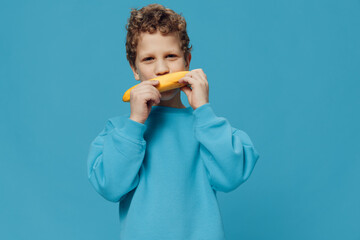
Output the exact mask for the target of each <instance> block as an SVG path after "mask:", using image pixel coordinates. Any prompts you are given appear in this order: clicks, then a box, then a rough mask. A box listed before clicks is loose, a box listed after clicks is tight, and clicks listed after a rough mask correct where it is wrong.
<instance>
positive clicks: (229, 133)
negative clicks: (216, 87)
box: [193, 103, 259, 192]
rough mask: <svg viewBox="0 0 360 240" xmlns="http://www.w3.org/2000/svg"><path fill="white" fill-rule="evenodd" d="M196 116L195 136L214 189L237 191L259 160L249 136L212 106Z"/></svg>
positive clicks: (208, 106)
mask: <svg viewBox="0 0 360 240" xmlns="http://www.w3.org/2000/svg"><path fill="white" fill-rule="evenodd" d="M193 114H194V115H195V126H194V127H195V136H196V138H197V139H198V141H199V142H200V155H201V159H203V162H204V165H205V168H206V171H207V174H208V178H209V182H210V184H211V186H212V188H213V189H214V190H216V191H222V192H230V191H232V190H234V189H236V188H237V187H238V186H240V184H242V183H243V182H245V181H246V180H247V179H248V178H249V176H250V174H251V172H252V170H253V168H254V166H255V164H256V162H257V160H258V158H259V154H258V152H257V151H256V149H255V148H254V146H253V144H252V142H251V140H250V138H249V136H248V135H247V134H246V133H245V132H243V131H241V130H238V129H236V128H232V127H231V126H230V124H229V122H228V121H227V120H226V119H225V118H222V117H217V116H216V115H215V113H214V112H213V110H212V108H211V105H210V103H207V104H204V105H202V106H201V107H199V108H197V109H196V110H195V111H194V112H193Z"/></svg>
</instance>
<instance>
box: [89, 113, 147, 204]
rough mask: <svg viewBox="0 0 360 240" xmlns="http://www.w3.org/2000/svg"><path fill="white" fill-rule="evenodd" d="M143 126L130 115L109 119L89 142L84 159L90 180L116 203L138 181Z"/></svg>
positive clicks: (108, 198) (142, 148)
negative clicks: (85, 158)
mask: <svg viewBox="0 0 360 240" xmlns="http://www.w3.org/2000/svg"><path fill="white" fill-rule="evenodd" d="M145 130H146V125H144V124H141V123H138V122H136V121H133V120H131V119H129V118H126V117H123V116H120V117H119V116H118V117H114V118H110V119H109V120H108V121H107V122H106V125H105V128H104V129H103V130H102V131H101V132H100V133H99V135H98V136H97V137H96V138H95V139H94V140H93V141H92V142H91V145H90V150H89V154H88V158H87V170H88V178H89V181H90V183H91V184H92V185H93V187H94V188H95V190H96V191H97V192H98V193H99V194H100V195H101V196H103V197H104V198H105V199H107V200H109V201H112V202H118V201H120V200H121V198H122V197H123V196H125V195H126V194H127V193H128V192H130V191H131V190H133V189H134V188H135V187H136V186H137V185H138V183H139V175H138V172H139V170H140V167H141V164H142V161H143V159H144V155H145V149H146V141H145V140H144V138H143V134H144V132H145Z"/></svg>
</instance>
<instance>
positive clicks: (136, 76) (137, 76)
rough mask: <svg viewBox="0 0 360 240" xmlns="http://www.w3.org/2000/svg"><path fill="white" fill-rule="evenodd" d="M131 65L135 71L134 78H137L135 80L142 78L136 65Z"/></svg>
mask: <svg viewBox="0 0 360 240" xmlns="http://www.w3.org/2000/svg"><path fill="white" fill-rule="evenodd" d="M130 67H131V70H132V71H133V73H134V78H135V80H140V75H139V73H138V71H137V69H136V67H135V66H132V65H130Z"/></svg>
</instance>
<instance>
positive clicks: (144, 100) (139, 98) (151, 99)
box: [130, 80, 161, 124]
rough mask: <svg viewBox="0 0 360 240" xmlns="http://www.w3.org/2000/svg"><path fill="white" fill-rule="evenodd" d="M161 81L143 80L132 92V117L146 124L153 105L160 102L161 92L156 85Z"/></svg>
mask: <svg viewBox="0 0 360 240" xmlns="http://www.w3.org/2000/svg"><path fill="white" fill-rule="evenodd" d="M158 84H159V81H157V80H156V81H153V80H151V81H143V82H141V83H140V84H139V85H137V86H136V87H135V88H134V89H132V90H131V92H130V110H131V113H130V119H131V120H133V121H136V122H139V123H142V124H144V123H145V121H146V119H147V118H148V116H149V114H150V111H151V107H152V105H154V104H159V103H160V98H161V94H160V92H159V90H158V89H157V88H156V87H155V86H156V85H158Z"/></svg>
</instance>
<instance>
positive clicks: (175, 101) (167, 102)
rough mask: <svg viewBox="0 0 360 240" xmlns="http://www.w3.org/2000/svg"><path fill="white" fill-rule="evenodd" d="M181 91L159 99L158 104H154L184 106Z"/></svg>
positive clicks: (174, 106)
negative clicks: (170, 96) (164, 98)
mask: <svg viewBox="0 0 360 240" xmlns="http://www.w3.org/2000/svg"><path fill="white" fill-rule="evenodd" d="M180 94H181V91H179V92H178V93H176V95H175V96H174V97H173V98H171V99H169V100H161V101H160V103H159V104H156V105H154V106H163V107H172V108H186V107H185V106H184V104H182V102H181V98H180Z"/></svg>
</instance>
